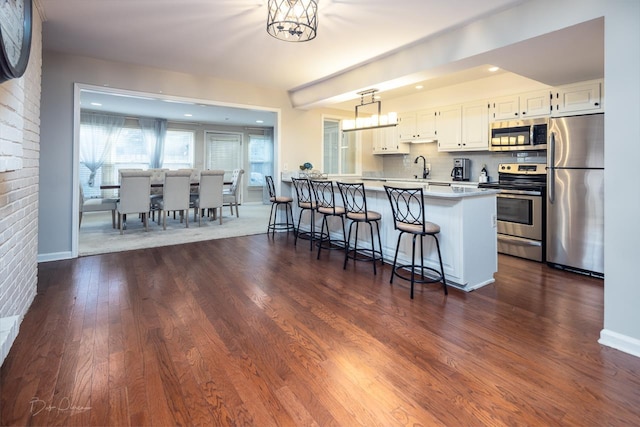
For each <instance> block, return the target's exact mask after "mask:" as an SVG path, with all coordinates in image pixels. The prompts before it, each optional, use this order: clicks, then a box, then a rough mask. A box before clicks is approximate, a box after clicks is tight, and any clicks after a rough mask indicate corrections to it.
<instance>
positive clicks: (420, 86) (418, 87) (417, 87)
mask: <svg viewBox="0 0 640 427" xmlns="http://www.w3.org/2000/svg"><path fill="white" fill-rule="evenodd" d="M423 87H424V86H422V85H418V86H416V89H418V90H419V89H422V88H423Z"/></svg>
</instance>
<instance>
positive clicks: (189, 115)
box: [184, 113, 193, 117]
mask: <svg viewBox="0 0 640 427" xmlns="http://www.w3.org/2000/svg"><path fill="white" fill-rule="evenodd" d="M184 116H185V117H193V114H189V113H187V114H185V115H184Z"/></svg>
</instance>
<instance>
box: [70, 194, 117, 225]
mask: <svg viewBox="0 0 640 427" xmlns="http://www.w3.org/2000/svg"><path fill="white" fill-rule="evenodd" d="M117 203H118V199H117V198H110V197H104V198H103V197H99V198H89V199H85V197H84V190H83V189H82V185H80V220H79V221H78V228H80V226H81V225H82V214H83V213H85V212H101V211H111V226H112V227H113V228H116V204H117Z"/></svg>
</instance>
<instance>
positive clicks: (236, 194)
mask: <svg viewBox="0 0 640 427" xmlns="http://www.w3.org/2000/svg"><path fill="white" fill-rule="evenodd" d="M243 174H244V170H243V169H234V170H233V174H232V176H231V186H230V187H229V188H228V189H225V190H224V192H223V193H222V195H223V203H224V205H225V206H229V209H231V215H233V208H234V207H235V209H236V217H238V218H239V217H240V212H238V205H239V204H240V192H241V191H242V175H243Z"/></svg>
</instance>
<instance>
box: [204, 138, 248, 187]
mask: <svg viewBox="0 0 640 427" xmlns="http://www.w3.org/2000/svg"><path fill="white" fill-rule="evenodd" d="M241 168H242V134H239V133H225V132H205V169H221V170H223V171H224V172H225V174H224V179H225V181H229V180H230V179H231V172H233V170H234V169H241Z"/></svg>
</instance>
